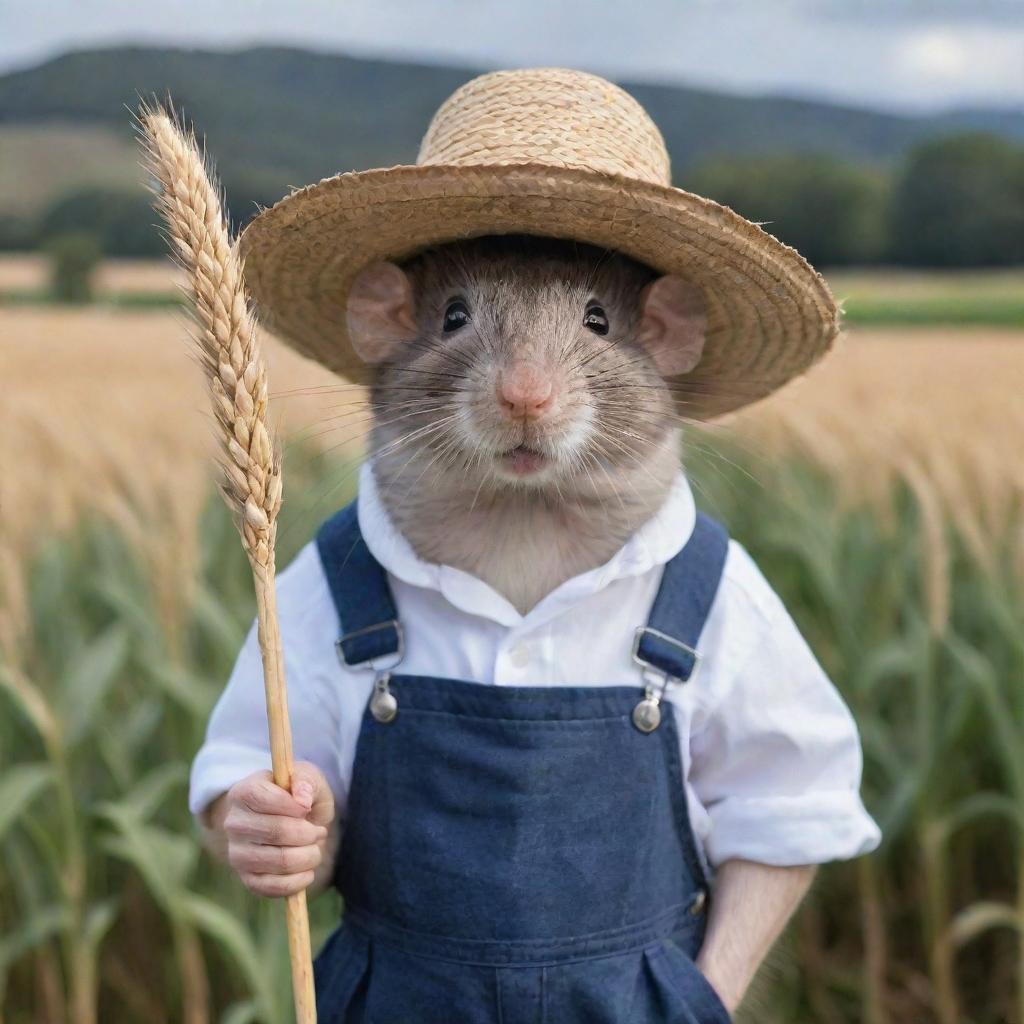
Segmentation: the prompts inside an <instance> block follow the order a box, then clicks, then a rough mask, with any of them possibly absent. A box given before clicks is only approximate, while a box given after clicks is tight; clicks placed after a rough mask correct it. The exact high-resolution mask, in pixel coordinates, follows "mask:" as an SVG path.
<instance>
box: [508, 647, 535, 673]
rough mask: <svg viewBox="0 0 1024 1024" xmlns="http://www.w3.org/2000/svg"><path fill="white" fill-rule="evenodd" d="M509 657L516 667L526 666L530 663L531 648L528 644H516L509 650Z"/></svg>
mask: <svg viewBox="0 0 1024 1024" xmlns="http://www.w3.org/2000/svg"><path fill="white" fill-rule="evenodd" d="M508 657H509V661H511V662H512V664H513V665H515V667H516V668H526V666H527V665H529V664H530V648H529V647H527V646H526V644H516V646H515V647H513V648H512V650H510V651H509V652H508Z"/></svg>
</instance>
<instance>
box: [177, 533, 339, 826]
mask: <svg viewBox="0 0 1024 1024" xmlns="http://www.w3.org/2000/svg"><path fill="white" fill-rule="evenodd" d="M319 574H320V570H319V568H318V563H316V562H315V561H314V557H313V555H312V554H310V553H309V552H304V553H303V554H302V555H300V557H299V558H298V559H296V562H295V563H293V565H292V566H291V567H289V569H287V570H286V571H285V572H284V573H282V575H281V576H280V577H279V584H280V586H279V608H280V626H281V637H282V644H283V648H284V665H285V677H286V678H287V681H288V714H289V719H290V721H291V728H292V735H293V737H294V744H295V757H296V760H303V761H311V762H312V763H313V764H315V765H316V766H317V767H318V768H319V769H320V770H321V771H322V772H323V773H324V775H325V777H326V779H327V782H328V784H329V785H330V787H331V789H332V790H333V791H334V793H335V795H336V796H337V794H338V793H339V792H340V790H341V788H342V784H341V780H340V778H339V765H338V746H339V739H338V709H337V706H336V701H334V700H333V698H332V694H331V692H330V691H329V690H328V689H327V687H326V686H325V684H324V678H323V677H324V673H323V672H322V671H319V670H318V669H317V667H316V664H315V662H313V659H312V658H311V655H310V648H311V647H312V644H311V643H310V637H309V634H310V633H311V631H312V630H311V625H312V627H313V629H316V628H317V626H318V624H317V623H316V622H315V621H314V622H312V623H311V622H310V620H311V616H312V615H314V614H315V613H316V612H317V611H318V605H317V603H316V598H317V597H318V596H319V593H318V592H319V589H322V584H320V581H319ZM309 592H312V593H313V599H310V596H309ZM323 603H324V602H323V601H322V600H321V601H319V604H323ZM328 610H329V611H330V609H329V608H328ZM332 614H333V612H332ZM327 628H328V629H330V628H331V627H330V625H328V627H327ZM320 632H323V630H322V629H321V630H320ZM326 635H327V636H333V634H332V633H330V632H327V633H326ZM321 646H322V645H321ZM327 648H328V650H333V649H332V648H331V646H330V644H328V645H327ZM269 768H270V734H269V729H268V726H267V705H266V697H265V695H264V688H263V662H262V660H261V657H260V649H259V641H258V638H257V632H256V626H255V624H253V627H252V628H251V629H250V631H249V634H248V636H247V637H246V639H245V643H244V644H243V645H242V649H241V651H240V652H239V655H238V658H237V660H236V662H235V666H234V668H233V670H232V672H231V676H230V678H229V679H228V683H227V686H226V687H225V688H224V691H223V693H222V694H221V696H220V699H219V700H218V701H217V704H216V706H215V707H214V709H213V713H212V714H211V716H210V721H209V723H208V725H207V729H206V739H205V741H204V743H203V745H202V747H201V748H200V750H199V753H198V754H197V755H196V757H195V759H194V760H193V762H192V773H191V780H190V785H189V808H190V809H191V811H192V813H193V814H196V815H198V814H200V813H201V812H202V811H203V810H204V809H205V808H206V807H207V806H208V805H209V804H210V802H211V801H213V800H215V799H216V798H217V797H218V796H220V795H221V793H224V792H226V791H227V790H228V789H230V788H231V787H232V786H233V785H234V784H235V783H236V782H238V781H240V780H241V779H244V778H245V777H246V776H247V775H251V774H252V773H253V772H256V771H261V770H266V769H269Z"/></svg>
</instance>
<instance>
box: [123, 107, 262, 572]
mask: <svg viewBox="0 0 1024 1024" xmlns="http://www.w3.org/2000/svg"><path fill="white" fill-rule="evenodd" d="M140 119H141V125H142V143H143V152H144V156H145V163H146V167H147V169H148V170H149V172H150V173H151V174H152V175H153V177H154V178H155V179H156V180H157V182H158V183H159V187H158V188H157V189H156V193H155V194H156V199H155V202H154V205H155V207H156V209H157V211H158V212H159V213H160V214H161V215H162V216H163V218H164V220H165V221H166V223H167V226H168V231H169V236H170V240H171V242H172V244H173V246H174V250H175V253H176V255H177V257H178V259H179V260H180V261H181V263H182V265H183V266H184V268H185V269H186V271H187V272H188V277H189V286H190V288H191V292H192V298H193V307H192V308H193V309H194V311H195V317H196V322H197V330H196V331H195V332H194V333H193V339H194V341H195V351H196V352H197V353H198V355H199V358H200V361H201V362H202V365H203V367H204V368H205V370H206V377H207V384H208V386H209V389H210V397H211V401H212V404H213V412H214V415H215V416H216V418H217V419H218V421H219V423H220V428H221V429H220V431H219V432H218V434H217V436H218V438H219V441H220V456H221V460H220V461H221V468H222V470H223V472H224V477H225V484H224V487H223V493H224V498H225V500H226V501H227V503H228V505H229V507H231V508H232V509H233V511H234V513H235V516H236V519H237V522H238V527H239V531H240V532H241V535H242V539H243V542H244V544H245V550H246V554H248V556H249V560H250V561H251V562H252V563H253V566H254V567H256V566H261V567H266V566H268V565H269V564H270V562H271V559H272V556H273V548H274V534H275V530H276V523H277V513H278V510H279V508H280V506H281V463H280V455H279V452H278V451H277V450H276V449H275V447H274V445H273V444H272V443H271V439H270V432H269V431H268V430H267V424H266V416H267V379H266V370H265V366H264V362H263V355H262V353H261V351H260V345H259V339H258V335H257V332H256V323H255V320H254V318H253V316H252V313H251V311H250V309H249V305H248V302H247V300H246V295H245V288H244V285H243V282H242V265H241V260H240V259H239V258H238V256H237V254H236V253H234V252H233V251H232V247H231V242H230V239H229V237H228V231H227V223H226V221H225V217H224V212H223V209H222V204H221V197H220V194H219V193H218V191H217V190H216V188H215V186H214V185H213V184H212V182H211V177H212V176H211V172H210V170H209V168H208V167H207V166H206V164H205V161H204V160H203V158H202V156H201V155H200V153H199V150H198V147H197V145H196V140H195V138H194V137H193V136H192V135H191V134H186V133H184V132H183V131H182V130H181V129H180V128H179V127H178V126H176V125H175V124H174V123H173V122H172V120H171V118H170V117H168V115H167V114H166V113H164V112H163V111H162V110H159V109H157V110H153V109H149V108H147V107H143V108H142V111H141V113H140Z"/></svg>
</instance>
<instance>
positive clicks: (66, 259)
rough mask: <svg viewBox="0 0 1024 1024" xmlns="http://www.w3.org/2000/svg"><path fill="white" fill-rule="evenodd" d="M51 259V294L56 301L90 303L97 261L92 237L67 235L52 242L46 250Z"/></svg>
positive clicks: (79, 234)
mask: <svg viewBox="0 0 1024 1024" xmlns="http://www.w3.org/2000/svg"><path fill="white" fill-rule="evenodd" d="M46 251H47V254H48V255H49V257H50V293H51V295H52V296H53V298H54V299H56V301H57V302H89V301H90V299H91V298H92V278H93V274H94V272H95V270H96V265H97V264H98V263H99V261H100V255H101V252H100V247H99V245H98V244H97V241H96V239H95V237H94V236H92V235H88V234H83V233H69V234H66V235H59V236H58V237H56V238H54V239H52V240H51V241H50V243H49V244H48V245H47V247H46Z"/></svg>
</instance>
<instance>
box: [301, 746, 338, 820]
mask: <svg viewBox="0 0 1024 1024" xmlns="http://www.w3.org/2000/svg"><path fill="white" fill-rule="evenodd" d="M292 796H293V797H294V798H295V799H296V801H297V802H298V803H299V804H301V806H302V807H304V808H305V809H306V817H307V818H308V819H309V820H310V821H312V822H313V824H315V825H328V824H330V823H331V821H332V820H333V819H334V794H333V793H331V787H330V786H329V785H328V784H327V780H326V779H325V778H324V775H323V772H321V771H320V769H319V768H317V767H316V765H313V764H310V763H309V762H308V761H299V762H298V763H297V764H296V765H295V767H294V768H293V769H292Z"/></svg>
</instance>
